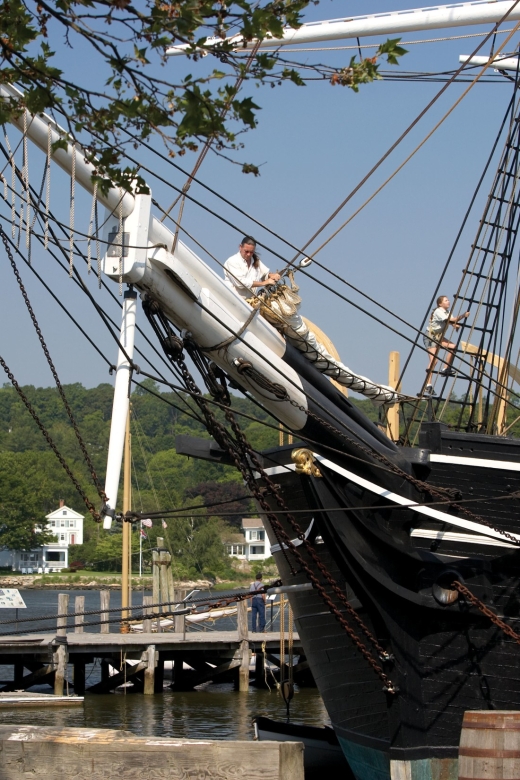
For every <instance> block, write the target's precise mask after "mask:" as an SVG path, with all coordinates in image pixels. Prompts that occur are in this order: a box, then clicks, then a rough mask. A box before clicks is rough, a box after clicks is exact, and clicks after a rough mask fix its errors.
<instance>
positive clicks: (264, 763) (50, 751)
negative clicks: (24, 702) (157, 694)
mask: <svg viewBox="0 0 520 780" xmlns="http://www.w3.org/2000/svg"><path fill="white" fill-rule="evenodd" d="M0 753H1V755H2V771H1V776H2V780H25V779H26V778H28V777H42V776H43V775H44V774H45V770H46V769H47V770H48V772H47V774H48V773H49V772H52V773H53V774H55V775H56V776H64V775H65V774H66V776H67V777H73V778H74V780H92V778H106V779H107V780H112V778H128V780H130V778H138V780H157V778H158V777H169V778H173V777H179V778H180V777H185V778H187V777H204V778H207V780H217V778H218V780H236V778H238V777H241V778H247V780H303V777H304V776H303V745H302V743H301V742H271V741H270V740H267V741H265V742H264V741H262V742H253V741H251V740H247V741H243V742H240V741H238V740H216V741H212V740H209V739H207V740H205V739H196V740H184V739H179V738H177V737H175V738H173V737H171V738H168V737H153V738H151V737H138V736H136V735H134V734H129V733H128V732H125V731H119V730H116V729H92V728H88V729H87V728H48V727H43V726H32V725H25V726H13V725H0Z"/></svg>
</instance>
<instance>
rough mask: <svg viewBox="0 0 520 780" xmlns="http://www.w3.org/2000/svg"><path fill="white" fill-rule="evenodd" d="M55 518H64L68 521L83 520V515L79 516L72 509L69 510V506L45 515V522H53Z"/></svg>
mask: <svg viewBox="0 0 520 780" xmlns="http://www.w3.org/2000/svg"><path fill="white" fill-rule="evenodd" d="M57 517H66V518H68V519H69V520H70V519H73V520H84V519H85V515H80V514H79V512H76V511H75V510H74V509H71V508H70V506H60V507H58V509H55V510H54V512H51V513H50V514H48V515H45V519H46V520H55V519H56V518H57Z"/></svg>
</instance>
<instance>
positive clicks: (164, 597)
mask: <svg viewBox="0 0 520 780" xmlns="http://www.w3.org/2000/svg"><path fill="white" fill-rule="evenodd" d="M168 558H170V560H171V556H170V553H168V552H166V551H165V550H162V551H161V552H160V553H159V580H160V583H161V602H162V609H161V611H162V612H169V611H170V609H171V605H170V604H169V603H168V602H169V600H170V594H169V588H168V572H167V567H168Z"/></svg>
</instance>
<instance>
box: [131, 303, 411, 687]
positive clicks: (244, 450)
mask: <svg viewBox="0 0 520 780" xmlns="http://www.w3.org/2000/svg"><path fill="white" fill-rule="evenodd" d="M155 308H156V309H157V307H155ZM146 313H147V316H148V318H149V319H152V320H153V319H154V315H159V316H158V318H159V319H162V317H161V315H160V314H159V311H157V310H155V311H153V308H152V307H151V306H147V308H146ZM163 324H164V322H163ZM166 327H167V328H168V329H169V325H167V326H166ZM154 329H155V330H156V332H157V328H154ZM179 341H180V340H179ZM181 344H183V343H182V342H181ZM190 349H191V351H194V350H196V349H197V347H196V345H195V344H194V343H193V342H191V344H190ZM168 357H169V358H170V360H172V362H174V363H176V364H177V365H178V367H179V368H180V371H181V374H182V377H183V379H184V381H185V384H186V388H187V389H188V390H189V391H190V393H191V394H192V397H193V398H194V400H195V402H196V403H197V405H198V406H199V408H200V410H201V411H202V413H203V415H204V418H205V420H206V424H207V427H208V430H209V432H210V433H211V434H212V435H213V436H214V437H215V439H216V440H217V442H218V444H219V445H220V446H222V447H223V448H224V449H225V450H227V452H228V454H229V455H230V457H231V458H232V460H233V462H234V463H235V466H236V468H237V469H238V470H239V471H240V473H241V474H242V477H243V478H244V481H245V482H246V484H247V485H248V487H249V489H250V490H251V492H252V494H253V495H254V497H255V498H256V500H257V501H258V503H259V504H260V506H261V507H262V509H263V510H264V512H265V514H266V516H267V518H268V520H269V522H270V524H271V526H272V528H273V531H274V533H275V535H276V537H277V541H278V542H279V543H280V549H281V550H282V551H283V553H284V555H285V556H286V559H287V552H286V550H289V551H290V552H291V554H292V555H293V556H294V557H295V558H296V560H297V561H298V563H299V565H300V567H301V568H302V569H303V570H304V571H305V573H306V575H307V577H308V579H309V580H310V581H311V583H312V585H313V586H314V588H315V589H316V590H317V591H318V593H319V594H320V596H321V598H322V600H323V602H324V603H325V604H326V606H327V607H328V609H329V611H330V612H331V614H333V615H334V617H335V618H336V620H337V621H338V622H339V623H340V625H341V626H342V628H343V629H344V630H345V632H346V633H347V635H348V636H349V638H350V639H351V641H352V642H353V644H354V645H355V646H356V647H357V649H358V650H359V652H360V653H361V655H362V656H363V657H364V658H365V660H366V661H367V662H368V664H369V665H370V666H371V667H372V669H373V670H374V672H375V673H376V674H377V675H378V677H379V679H380V680H381V681H382V682H383V685H384V688H383V689H384V690H385V691H386V692H387V693H389V694H397V693H398V690H399V689H398V688H397V686H395V685H394V683H393V682H392V680H391V679H390V678H389V677H388V676H387V675H386V674H385V672H384V671H383V669H382V668H381V666H379V664H378V663H377V661H376V660H375V658H374V657H373V655H372V653H371V652H370V651H369V650H368V649H367V648H366V647H365V645H364V644H363V642H362V641H361V639H360V638H359V636H358V635H357V634H356V632H355V631H354V629H353V628H352V626H351V625H350V624H349V623H348V621H347V620H346V619H345V618H344V616H343V615H342V613H341V611H340V609H338V607H337V606H336V604H334V602H333V600H332V599H331V597H330V596H329V594H328V593H327V592H326V590H325V588H324V587H323V585H322V583H321V582H320V581H319V579H318V577H317V576H316V575H315V573H314V572H313V571H312V569H311V568H310V566H309V565H308V563H307V562H306V561H305V559H304V558H303V556H302V555H301V553H300V551H299V550H298V548H297V547H295V545H294V544H293V542H292V541H291V539H290V538H289V535H288V534H287V532H286V531H285V529H284V528H283V526H282V525H281V523H280V521H279V520H278V518H277V517H276V515H274V514H272V512H271V508H270V506H269V504H268V503H267V501H266V499H265V497H264V496H263V494H262V491H261V490H260V489H259V487H258V485H257V484H256V480H255V478H254V476H253V472H252V468H251V465H249V464H248V462H247V458H248V457H249V458H250V462H251V463H253V464H254V466H255V469H256V470H258V472H259V473H260V475H261V477H262V479H263V481H264V482H265V483H266V485H267V487H268V489H269V491H270V492H271V493H272V495H273V496H274V497H275V498H276V501H277V503H278V504H279V505H280V506H281V507H282V508H283V510H284V512H285V513H286V516H287V519H288V520H289V522H290V524H291V526H292V528H293V529H294V531H295V533H297V535H298V538H299V539H300V540H301V541H302V543H303V545H304V546H305V548H306V549H307V551H308V552H309V554H310V555H311V557H312V558H313V560H314V562H315V563H316V565H317V566H318V568H319V570H320V571H321V573H322V574H323V576H324V577H325V578H326V580H327V582H329V584H331V586H332V588H333V591H334V593H335V594H336V595H337V596H338V598H339V599H340V600H341V602H342V603H343V604H344V606H345V608H346V611H347V613H348V614H350V615H351V617H352V618H353V619H354V620H355V621H356V623H357V624H358V625H359V627H360V629H361V630H362V631H363V633H364V634H365V636H366V637H367V639H369V641H370V642H371V643H372V644H373V646H374V647H375V648H376V649H377V651H378V652H379V653H380V655H381V658H382V660H390V656H389V654H388V653H387V652H386V651H385V650H384V649H383V648H382V647H381V645H379V643H378V642H377V639H376V638H375V637H374V636H373V635H372V633H371V632H370V630H369V629H368V628H367V627H366V626H365V624H364V623H363V621H362V620H361V618H360V617H359V615H357V613H356V611H355V610H354V609H353V608H352V606H351V605H350V604H349V603H348V600H347V598H346V596H345V594H344V593H343V591H342V590H341V588H339V586H338V585H337V583H336V582H335V581H334V579H333V578H332V577H331V575H330V573H329V572H328V571H327V569H326V567H325V566H324V564H323V563H322V562H321V560H320V559H319V558H318V556H317V555H316V552H315V550H314V548H313V547H312V545H311V544H310V542H308V540H307V539H305V535H304V534H303V532H302V530H301V528H300V526H299V525H298V523H297V521H296V520H295V518H294V517H293V516H292V515H291V514H290V513H289V511H288V508H287V506H286V504H285V502H284V500H283V497H282V496H281V494H280V492H279V490H278V488H277V487H276V485H275V484H274V483H273V482H272V481H271V480H270V478H269V477H268V475H267V474H266V473H265V471H264V469H263V467H262V466H261V464H260V463H259V461H258V458H257V457H256V453H255V452H254V450H253V449H252V448H251V446H250V445H249V443H248V442H247V440H246V439H245V437H244V435H243V432H242V430H241V429H240V427H239V425H238V423H237V422H236V420H235V418H234V416H233V414H232V412H231V410H228V411H226V418H227V419H228V421H229V422H230V424H231V425H232V428H233V432H234V434H235V437H236V440H233V439H231V437H230V436H229V433H228V431H227V430H226V429H225V428H224V426H222V425H221V423H219V422H218V420H217V419H216V417H215V415H214V414H213V412H212V411H211V410H210V409H209V407H208V403H207V401H206V399H205V398H204V396H203V395H202V393H201V392H200V390H199V388H198V387H197V385H196V383H195V381H194V379H193V377H192V375H191V373H190V371H189V369H188V367H187V365H186V363H185V361H184V357H183V353H182V348H181V349H180V350H179V351H178V353H177V354H175V355H173V354H171V353H170V354H168ZM202 357H203V358H205V356H201V355H200V353H199V358H202ZM197 362H198V365H199V368H200V367H201V364H202V360H198V361H197ZM237 445H239V446H238V447H237ZM240 450H241V451H240ZM284 548H286V549H284ZM287 560H288V559H287ZM290 568H291V570H292V571H293V572H294V568H293V567H292V566H290Z"/></svg>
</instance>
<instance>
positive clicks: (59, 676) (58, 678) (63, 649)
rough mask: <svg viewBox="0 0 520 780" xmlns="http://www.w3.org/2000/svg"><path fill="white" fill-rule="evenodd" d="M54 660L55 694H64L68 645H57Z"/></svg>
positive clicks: (53, 655)
mask: <svg viewBox="0 0 520 780" xmlns="http://www.w3.org/2000/svg"><path fill="white" fill-rule="evenodd" d="M67 598H68V597H67ZM52 661H53V664H54V669H55V672H56V673H55V675H54V695H55V696H63V689H64V685H65V678H66V675H67V661H68V653H67V645H64V644H59V645H58V646H57V647H56V649H55V650H54V652H53V654H52Z"/></svg>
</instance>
